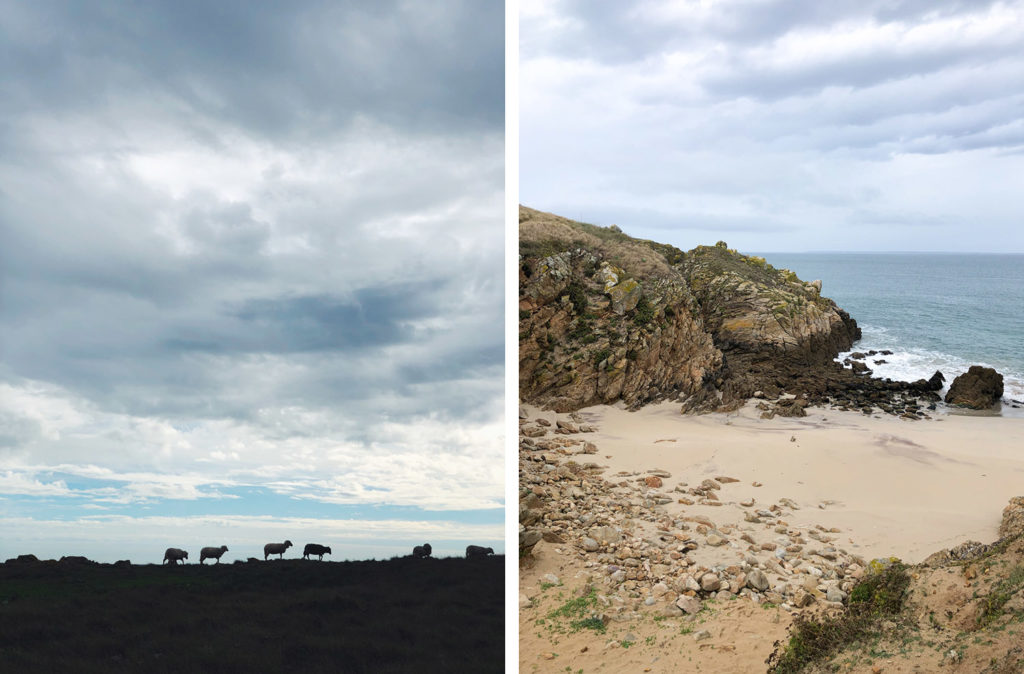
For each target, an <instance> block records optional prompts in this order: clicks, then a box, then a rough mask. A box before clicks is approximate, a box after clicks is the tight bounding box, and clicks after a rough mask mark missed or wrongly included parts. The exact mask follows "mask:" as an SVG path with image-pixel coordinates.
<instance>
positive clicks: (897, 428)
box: [532, 403, 1024, 563]
mask: <svg viewBox="0 0 1024 674" xmlns="http://www.w3.org/2000/svg"><path fill="white" fill-rule="evenodd" d="M532 412H533V413H536V414H539V415H541V416H545V413H541V412H537V411H536V410H532ZM579 413H580V415H581V416H583V418H584V419H586V420H587V421H588V422H589V423H591V424H592V425H594V426H595V427H596V428H597V432H596V433H593V434H588V435H589V437H588V439H589V440H590V441H591V442H593V443H594V444H596V445H597V447H598V448H599V453H598V455H597V458H598V461H599V463H601V465H607V466H608V470H607V471H606V473H605V475H606V476H607V475H613V474H615V473H617V472H619V471H630V472H632V471H640V472H644V471H647V470H651V469H661V470H666V471H668V472H670V473H671V474H672V479H671V480H669V481H667V482H668V483H678V482H686V483H688V484H691V485H692V484H699V483H700V482H701V480H703V479H705V478H708V477H714V476H716V475H728V476H731V477H734V478H736V479H738V480H739V482H737V483H733V484H727V485H723V488H722V492H721V495H720V498H721V499H722V500H723V501H724V502H726V503H728V502H729V501H743V500H746V499H748V498H751V497H753V498H755V499H756V500H757V501H758V502H764V503H775V502H776V501H778V499H780V498H789V499H792V500H793V501H794V502H795V503H796V504H797V505H799V506H800V507H801V510H799V511H795V512H794V514H793V517H792V518H791V520H792V522H793V524H796V525H811V524H817V523H821V524H825V525H826V526H829V527H838V528H840V529H842V531H843V533H844V536H843V538H849V539H852V543H851V545H852V549H854V550H857V551H858V553H859V554H861V555H862V556H865V557H878V556H886V557H888V556H890V555H895V556H897V557H900V558H901V559H903V560H904V561H906V562H909V563H913V562H919V561H921V560H922V559H924V558H925V557H927V556H928V555H929V554H931V553H932V552H935V551H936V550H939V549H942V548H947V547H950V546H952V545H955V544H957V543H959V542H961V541H963V540H966V539H974V540H980V541H991V540H994V539H995V538H996V529H997V528H998V526H999V515H1000V512H1001V510H1002V508H1003V506H1005V505H1006V502H1007V500H1008V499H1009V498H1010V497H1011V496H1017V495H1020V494H1021V493H1024V419H1016V418H1004V417H980V416H965V415H954V414H949V415H942V416H937V417H935V418H933V419H931V420H923V421H907V420H903V419H899V418H896V417H892V416H889V415H874V416H870V417H869V416H866V415H864V414H861V413H859V412H842V411H838V410H819V409H810V410H809V413H808V416H807V417H804V418H789V419H786V418H778V417H776V418H774V419H760V418H759V412H758V411H757V410H756V409H755V408H754V406H753V403H750V404H748V405H747V406H745V407H744V408H743V409H741V410H739V411H738V412H735V413H730V414H708V415H700V416H684V415H680V414H679V406H678V405H676V404H672V403H663V404H660V405H650V406H647V407H644V408H642V409H640V410H639V411H636V412H629V411H626V410H624V409H618V408H615V407H610V406H596V407H589V408H585V409H583V410H580V412H579ZM549 416H550V417H551V418H552V419H554V418H555V416H556V415H554V414H550V415H549ZM754 482H760V483H761V484H762V485H763V486H761V487H756V488H755V487H753V486H752V484H753V483H754ZM680 509H682V506H680ZM686 510H687V512H688V513H691V514H692V513H694V512H696V513H701V514H705V515H708V516H709V517H715V516H716V515H720V511H719V509H717V508H711V507H706V506H705V507H702V506H699V505H695V506H687V507H686Z"/></svg>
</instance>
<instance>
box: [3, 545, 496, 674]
mask: <svg viewBox="0 0 1024 674" xmlns="http://www.w3.org/2000/svg"><path fill="white" fill-rule="evenodd" d="M504 559H505V558H504V556H495V557H489V558H485V559H455V558H453V559H412V558H398V559H393V560H389V561H380V562H378V561H365V562H313V561H303V560H285V561H277V562H275V561H270V562H250V563H246V564H231V565H229V564H221V565H214V566H210V565H207V566H205V567H201V566H199V565H196V564H190V565H186V566H176V567H172V566H158V565H146V566H134V567H131V568H115V567H113V566H111V565H100V564H82V565H68V564H60V563H57V562H31V563H23V564H7V565H0V671H4V672H14V671H17V672H36V671H47V672H62V671H65V672H71V671H73V672H137V671H146V672H156V673H159V672H176V673H180V672H187V671H193V672H284V671H303V672H354V673H360V672H367V673H369V672H408V671H416V672H418V673H419V672H456V671H467V672H468V671H472V672H500V671H503V669H504V597H503V587H504Z"/></svg>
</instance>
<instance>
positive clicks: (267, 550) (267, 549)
mask: <svg viewBox="0 0 1024 674" xmlns="http://www.w3.org/2000/svg"><path fill="white" fill-rule="evenodd" d="M290 547H292V542H291V541H285V542H284V543H267V544H266V545H264V546H263V561H267V557H269V556H270V555H278V559H284V551H285V550H287V549H288V548H290Z"/></svg>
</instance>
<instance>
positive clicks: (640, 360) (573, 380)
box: [519, 208, 722, 412]
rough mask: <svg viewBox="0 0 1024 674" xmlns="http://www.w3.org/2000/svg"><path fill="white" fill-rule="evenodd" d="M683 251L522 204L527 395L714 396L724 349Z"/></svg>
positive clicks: (562, 399)
mask: <svg viewBox="0 0 1024 674" xmlns="http://www.w3.org/2000/svg"><path fill="white" fill-rule="evenodd" d="M666 253H667V255H666ZM682 255H683V253H682V252H681V251H678V250H676V249H674V248H671V247H670V246H664V247H663V246H659V245H658V244H653V243H651V242H644V241H639V240H636V239H632V238H630V237H628V236H626V235H625V234H622V233H620V232H615V231H613V230H611V229H604V228H600V227H593V226H586V225H582V224H581V223H575V222H572V221H571V220H566V219H565V218H559V217H558V216H553V215H550V214H546V213H540V212H538V211H533V210H532V209H528V208H521V210H520V272H519V317H520V320H519V381H520V395H521V397H522V399H523V400H525V401H531V402H537V403H538V404H541V405H543V406H545V407H548V408H551V409H554V410H557V411H562V412H567V411H570V410H574V409H578V408H580V407H585V406H587V405H595V404H600V403H612V402H616V401H619V400H622V401H624V402H625V403H626V404H628V405H630V406H632V407H637V406H640V405H642V404H644V403H647V402H652V401H655V400H661V399H665V398H667V397H672V398H676V397H682V398H685V399H689V400H690V401H691V404H694V405H699V404H701V403H704V402H705V401H707V400H709V398H711V397H713V389H712V388H709V387H707V386H706V384H707V383H708V382H709V381H710V380H712V379H713V378H714V377H715V375H716V373H718V372H719V370H720V369H721V367H722V355H721V352H720V351H719V350H718V349H717V348H715V346H714V344H713V341H712V338H711V336H710V334H709V333H708V332H707V331H706V330H705V329H704V326H703V323H702V319H701V317H700V310H699V307H698V306H697V304H696V301H695V300H694V298H693V295H692V294H691V292H690V289H689V287H688V285H687V283H686V280H685V278H684V277H683V275H682V274H681V273H680V272H679V270H678V269H676V268H674V267H673V266H672V264H671V261H673V260H678V259H681V257H682Z"/></svg>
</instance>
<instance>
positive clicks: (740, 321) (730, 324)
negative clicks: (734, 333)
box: [722, 318, 754, 330]
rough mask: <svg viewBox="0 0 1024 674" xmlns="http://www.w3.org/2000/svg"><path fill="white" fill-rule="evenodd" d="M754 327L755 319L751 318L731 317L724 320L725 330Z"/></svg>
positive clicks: (723, 327) (723, 326)
mask: <svg viewBox="0 0 1024 674" xmlns="http://www.w3.org/2000/svg"><path fill="white" fill-rule="evenodd" d="M753 327H754V321H753V320H751V319H749V318H730V319H728V320H725V321H722V329H723V330H751V329H753Z"/></svg>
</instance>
